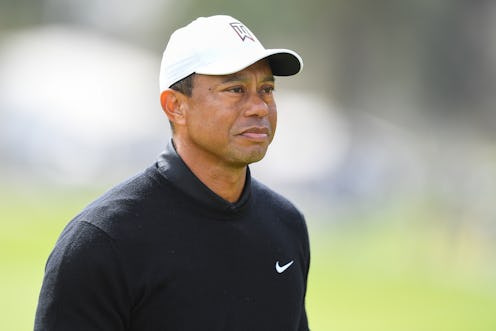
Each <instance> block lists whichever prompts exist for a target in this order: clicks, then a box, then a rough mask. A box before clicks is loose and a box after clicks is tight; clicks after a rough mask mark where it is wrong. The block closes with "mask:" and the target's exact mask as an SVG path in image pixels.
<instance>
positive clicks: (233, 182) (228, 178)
mask: <svg viewBox="0 0 496 331" xmlns="http://www.w3.org/2000/svg"><path fill="white" fill-rule="evenodd" d="M174 146H175V148H176V152H177V153H178V154H179V156H180V157H181V159H182V160H183V161H184V163H186V165H187V166H188V168H189V169H190V170H191V171H192V172H193V174H195V176H196V177H198V179H199V180H200V181H201V182H202V183H203V184H204V185H205V186H207V187H208V188H209V189H210V190H212V191H213V192H214V193H215V194H217V195H218V196H220V197H221V198H223V199H224V200H226V201H229V202H231V203H234V202H236V201H238V200H239V198H240V197H241V194H242V192H243V188H244V186H245V182H246V170H247V166H244V167H232V166H228V165H225V164H221V163H219V162H213V161H212V159H211V158H209V157H208V155H199V154H198V153H195V154H194V153H189V152H188V149H187V147H186V146H183V145H182V144H181V143H179V144H178V143H176V142H175V143H174Z"/></svg>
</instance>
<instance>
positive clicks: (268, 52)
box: [160, 15, 303, 91]
mask: <svg viewBox="0 0 496 331" xmlns="http://www.w3.org/2000/svg"><path fill="white" fill-rule="evenodd" d="M264 58H267V59H268V61H269V65H270V67H271V69H272V73H273V75H275V76H291V75H295V74H297V73H298V72H300V70H301V69H302V68H303V61H302V59H301V57H300V56H299V55H298V54H297V53H296V52H294V51H292V50H288V49H265V48H264V47H263V46H262V44H261V43H260V41H258V39H257V37H255V35H254V34H253V33H252V32H251V31H250V30H249V29H248V27H246V25H244V24H243V23H241V22H240V21H239V20H237V19H235V18H233V17H231V16H227V15H216V16H210V17H199V18H197V19H196V20H194V21H193V22H191V23H190V24H188V25H186V26H185V27H182V28H180V29H178V30H176V31H175V32H174V33H173V34H172V35H171V37H170V39H169V42H168V44H167V47H166V48H165V51H164V55H163V58H162V64H161V67H160V90H161V91H163V90H166V89H168V88H169V87H170V86H171V85H173V84H174V83H176V82H178V81H180V80H181V79H183V78H185V77H187V76H189V75H191V74H193V73H197V74H204V75H228V74H232V73H235V72H238V71H240V70H243V69H245V68H246V67H248V66H250V65H252V64H254V63H255V62H257V61H259V60H261V59H264Z"/></svg>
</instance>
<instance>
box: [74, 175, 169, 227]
mask: <svg viewBox="0 0 496 331" xmlns="http://www.w3.org/2000/svg"><path fill="white" fill-rule="evenodd" d="M169 190H170V185H168V183H167V181H165V180H163V178H161V177H160V175H158V173H157V172H156V170H154V167H153V166H152V167H149V168H147V169H145V170H144V171H142V172H140V173H138V174H136V175H135V176H133V177H130V178H129V179H127V180H125V181H123V182H121V183H119V184H117V185H116V186H114V187H112V188H111V189H109V190H108V191H106V192H105V193H103V194H102V195H101V196H99V197H98V198H96V199H95V200H94V201H93V202H91V203H90V204H88V205H87V206H86V207H85V208H84V209H83V210H82V211H81V213H79V214H78V215H77V216H76V217H75V218H74V220H73V221H72V222H78V221H83V222H87V223H90V224H92V225H94V226H96V227H98V228H100V229H102V230H104V231H105V232H112V231H113V229H114V228H115V227H116V226H118V227H121V228H122V227H124V228H125V227H129V226H131V227H134V226H139V222H143V221H146V219H147V218H149V217H150V215H153V214H154V213H155V212H156V211H157V210H159V209H160V208H164V207H165V206H166V204H167V201H168V199H167V196H168V195H170V193H169Z"/></svg>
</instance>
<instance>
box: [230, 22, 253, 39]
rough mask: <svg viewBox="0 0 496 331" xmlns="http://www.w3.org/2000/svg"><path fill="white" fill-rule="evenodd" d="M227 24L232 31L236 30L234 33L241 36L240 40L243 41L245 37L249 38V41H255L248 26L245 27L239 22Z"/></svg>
mask: <svg viewBox="0 0 496 331" xmlns="http://www.w3.org/2000/svg"><path fill="white" fill-rule="evenodd" d="M229 25H230V26H231V27H232V28H233V29H234V31H236V33H237V34H238V36H239V37H240V38H241V40H242V41H245V39H247V38H248V39H250V40H251V41H255V39H254V38H253V36H252V35H251V33H250V30H248V28H247V27H245V26H244V25H243V24H241V23H240V22H233V23H231V24H229Z"/></svg>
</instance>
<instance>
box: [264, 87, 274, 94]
mask: <svg viewBox="0 0 496 331" xmlns="http://www.w3.org/2000/svg"><path fill="white" fill-rule="evenodd" d="M262 91H263V92H264V93H266V94H271V93H272V92H274V86H267V87H264V88H263V89H262Z"/></svg>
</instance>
